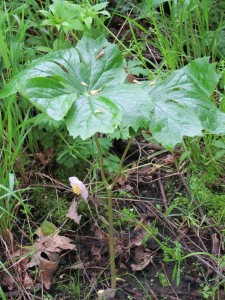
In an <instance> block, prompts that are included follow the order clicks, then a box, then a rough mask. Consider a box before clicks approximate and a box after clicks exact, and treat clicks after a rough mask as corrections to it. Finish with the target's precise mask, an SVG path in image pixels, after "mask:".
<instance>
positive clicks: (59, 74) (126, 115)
mask: <svg viewBox="0 0 225 300" xmlns="http://www.w3.org/2000/svg"><path fill="white" fill-rule="evenodd" d="M123 66H124V59H123V56H122V53H121V52H120V50H119V48H118V47H117V46H116V45H114V44H112V43H109V42H108V41H107V40H106V39H105V38H104V37H103V36H101V37H99V38H97V39H96V40H95V39H92V38H91V37H89V36H88V35H87V34H86V35H84V36H83V38H82V39H81V40H80V41H79V42H78V43H77V45H76V47H75V48H70V49H66V50H59V51H55V52H51V53H49V54H47V55H45V56H43V57H41V58H39V59H37V60H35V61H33V62H32V63H31V64H30V66H29V67H27V68H26V69H24V70H23V71H21V72H20V73H19V74H18V75H17V76H16V77H14V78H13V79H12V80H11V81H10V82H9V83H8V84H7V85H6V86H5V87H4V89H3V90H2V91H1V92H0V97H2V98H4V97H8V96H10V95H11V94H13V93H17V92H19V93H20V94H21V95H23V96H24V97H26V98H27V99H29V101H31V103H32V104H33V105H35V106H36V107H37V108H39V109H40V110H41V111H42V112H43V113H44V114H47V115H48V116H49V117H51V118H52V119H54V120H56V121H64V122H65V124H66V126H67V129H68V131H69V133H70V135H72V136H73V137H74V138H76V137H78V136H80V137H81V138H82V139H83V140H85V139H87V138H89V137H93V138H94V141H95V143H96V145H97V149H98V153H99V162H100V173H101V177H102V180H103V183H104V186H105V188H106V190H107V195H108V212H109V250H110V271H111V288H115V287H116V268H115V250H114V228H113V210H112V206H113V204H112V193H113V188H114V186H115V184H116V182H117V181H118V179H119V176H120V173H121V169H122V165H123V162H124V159H125V157H126V154H127V151H128V149H129V146H130V144H131V141H132V137H134V136H135V134H137V132H140V130H141V129H144V130H150V131H151V133H152V135H153V137H154V138H155V139H156V140H157V141H158V142H160V143H161V144H163V145H164V146H166V147H167V148H168V149H170V150H172V149H173V147H174V146H175V145H176V144H177V143H180V142H182V139H183V136H189V137H194V136H199V135H202V134H203V130H205V131H207V132H211V133H215V134H224V133H225V114H224V113H223V112H221V111H220V110H219V109H218V108H217V106H216V104H215V102H214V99H213V97H212V94H213V92H214V89H215V87H216V85H217V83H218V81H219V77H220V76H219V75H218V74H217V73H216V71H215V64H210V63H209V58H207V57H203V58H200V59H197V60H195V61H193V62H191V63H190V64H189V65H187V66H185V67H183V68H182V69H180V70H176V71H174V72H173V73H171V74H170V75H169V76H168V78H167V79H166V80H163V81H161V82H159V83H156V84H155V85H152V84H149V82H145V83H144V84H142V85H139V84H131V83H128V82H127V81H126V73H125V71H124V67H123ZM118 128H123V130H124V128H125V129H126V130H127V137H128V138H129V141H128V144H127V147H126V149H125V151H124V153H123V155H122V157H121V160H120V163H119V168H118V173H117V175H116V176H115V178H113V180H112V181H110V180H109V179H107V177H106V174H105V170H104V157H103V154H102V150H101V145H100V143H99V133H104V134H109V133H113V132H114V131H115V130H117V129H118ZM75 190H77V187H75Z"/></svg>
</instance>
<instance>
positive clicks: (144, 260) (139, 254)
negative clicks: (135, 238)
mask: <svg viewBox="0 0 225 300" xmlns="http://www.w3.org/2000/svg"><path fill="white" fill-rule="evenodd" d="M135 257H136V258H137V260H138V261H139V262H138V263H137V264H131V268H132V270H133V271H142V270H143V269H144V268H146V267H147V266H148V265H149V263H150V262H151V261H152V254H151V253H148V252H145V251H144V247H143V246H140V247H137V248H136V249H135Z"/></svg>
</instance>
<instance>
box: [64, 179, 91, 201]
mask: <svg viewBox="0 0 225 300" xmlns="http://www.w3.org/2000/svg"><path fill="white" fill-rule="evenodd" d="M69 181H70V185H71V186H72V189H73V192H74V194H76V195H78V196H79V195H81V196H82V197H83V198H84V200H87V198H88V190H87V188H86V186H85V185H84V184H83V182H82V181H80V180H79V179H78V178H77V177H70V178H69Z"/></svg>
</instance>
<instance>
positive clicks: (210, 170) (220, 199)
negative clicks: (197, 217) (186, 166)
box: [189, 165, 225, 224]
mask: <svg viewBox="0 0 225 300" xmlns="http://www.w3.org/2000/svg"><path fill="white" fill-rule="evenodd" d="M189 184H190V188H191V191H192V194H193V196H194V197H195V198H196V200H197V201H198V203H199V205H200V206H201V207H202V208H203V211H204V212H205V213H206V214H207V216H208V217H212V218H213V219H214V220H215V221H216V223H217V224H222V223H224V221H225V206H224V203H225V185H224V183H223V181H222V176H221V174H219V173H218V171H217V170H216V169H215V168H214V166H213V165H212V166H207V167H204V168H202V170H199V171H197V172H193V173H192V176H191V178H190V180H189Z"/></svg>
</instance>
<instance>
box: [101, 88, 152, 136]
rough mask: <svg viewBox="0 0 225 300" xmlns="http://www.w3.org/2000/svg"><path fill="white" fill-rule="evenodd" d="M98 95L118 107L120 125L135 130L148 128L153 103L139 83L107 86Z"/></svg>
mask: <svg viewBox="0 0 225 300" xmlns="http://www.w3.org/2000/svg"><path fill="white" fill-rule="evenodd" d="M99 95H102V96H104V97H106V98H108V99H110V100H111V101H113V102H114V103H115V104H116V105H117V106H118V107H119V109H120V111H121V113H122V121H121V125H122V127H126V128H129V127H132V128H133V129H134V130H135V131H137V130H138V129H139V128H141V129H146V128H148V124H149V117H150V112H151V111H152V110H153V103H152V101H151V98H150V97H149V95H148V94H147V93H146V92H145V91H143V90H142V89H141V88H140V86H139V85H135V84H121V85H119V86H116V87H108V88H105V89H104V90H102V91H101V92H100V94H99Z"/></svg>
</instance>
